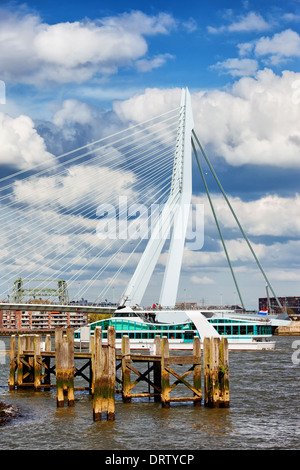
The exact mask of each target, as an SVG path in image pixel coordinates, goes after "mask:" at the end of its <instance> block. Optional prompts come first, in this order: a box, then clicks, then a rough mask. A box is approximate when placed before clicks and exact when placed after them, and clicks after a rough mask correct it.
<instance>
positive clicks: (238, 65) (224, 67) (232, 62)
mask: <svg viewBox="0 0 300 470" xmlns="http://www.w3.org/2000/svg"><path fill="white" fill-rule="evenodd" d="M211 68H212V69H216V70H220V71H221V72H223V73H229V74H230V75H232V76H233V77H246V76H248V75H254V74H255V73H256V71H257V69H258V62H257V60H254V59H237V58H233V59H226V60H224V61H223V62H217V64H215V65H213V66H212V67H211Z"/></svg>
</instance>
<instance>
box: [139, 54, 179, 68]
mask: <svg viewBox="0 0 300 470" xmlns="http://www.w3.org/2000/svg"><path fill="white" fill-rule="evenodd" d="M173 58H174V56H172V55H171V54H159V55H157V56H155V57H154V58H153V59H140V60H137V62H136V67H137V70H138V71H139V72H149V71H150V70H153V69H156V68H158V67H161V66H162V65H164V64H165V62H166V61H167V59H173Z"/></svg>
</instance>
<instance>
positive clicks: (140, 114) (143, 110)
mask: <svg viewBox="0 0 300 470" xmlns="http://www.w3.org/2000/svg"><path fill="white" fill-rule="evenodd" d="M180 96H181V89H179V88H174V89H167V90H161V89H159V88H146V90H145V92H144V93H141V94H138V95H135V96H133V97H132V98H130V99H128V100H124V101H115V102H114V103H113V110H114V112H115V113H116V114H117V116H118V117H119V118H120V119H121V120H122V121H130V122H143V121H146V120H147V119H151V118H152V117H156V116H159V115H160V114H163V113H165V112H167V111H170V110H171V109H175V108H177V107H178V106H179V105H180Z"/></svg>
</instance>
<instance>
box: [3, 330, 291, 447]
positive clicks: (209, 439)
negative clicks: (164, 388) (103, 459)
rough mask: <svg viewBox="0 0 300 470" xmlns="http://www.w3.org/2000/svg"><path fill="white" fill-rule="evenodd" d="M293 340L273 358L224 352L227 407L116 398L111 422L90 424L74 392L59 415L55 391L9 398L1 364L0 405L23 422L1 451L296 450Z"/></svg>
mask: <svg viewBox="0 0 300 470" xmlns="http://www.w3.org/2000/svg"><path fill="white" fill-rule="evenodd" d="M1 340H2V341H4V342H6V344H9V339H8V338H4V339H3V338H1ZM294 340H295V338H293V337H279V338H278V339H277V347H276V349H275V351H257V352H255V351H252V352H246V351H245V352H237V351H235V352H230V353H229V362H230V407H229V408H225V409H211V408H206V407H204V406H203V405H202V406H199V407H194V406H193V404H192V403H184V404H183V403H176V404H172V405H171V407H170V408H169V409H164V408H162V407H161V405H160V404H159V403H154V402H153V401H151V400H148V399H135V400H133V401H132V403H131V404H130V403H129V404H124V403H123V402H122V400H121V396H120V395H116V421H114V422H107V421H105V420H104V421H102V422H97V423H94V422H93V416H92V398H91V396H90V395H89V393H88V392H75V407H74V408H68V407H67V406H66V407H64V408H59V409H58V408H56V393H55V390H51V391H45V392H44V391H41V392H34V391H29V390H22V391H12V392H10V391H9V390H8V387H7V379H8V370H9V365H8V359H7V358H6V360H5V363H4V364H3V363H2V364H0V401H3V402H5V403H10V404H12V405H15V406H17V407H19V408H20V409H21V412H22V416H21V417H20V418H18V419H16V420H13V421H11V422H10V423H9V424H8V425H7V426H5V427H3V428H1V433H0V436H1V438H0V449H2V450H3V449H8V450H9V449H42V450H47V449H49V450H52V449H73V450H74V449H86V450H89V449H97V450H103V449H106V450H126V449H127V450H167V449H170V450H171V449H173V450H174V449H176V450H187V449H188V450H198V449H299V448H300V444H299V443H300V440H299V437H300V432H299V431H300V429H299V422H300V421H299V407H298V400H299V383H300V382H299V379H300V365H294V364H293V363H292V359H291V357H292V354H293V352H294V350H293V348H292V342H293V341H294ZM2 362H3V361H2ZM143 387H144V388H145V385H143ZM144 391H145V390H144Z"/></svg>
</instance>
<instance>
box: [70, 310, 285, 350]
mask: <svg viewBox="0 0 300 470" xmlns="http://www.w3.org/2000/svg"><path fill="white" fill-rule="evenodd" d="M284 323H285V320H281V319H280V320H277V322H276V319H270V318H268V317H263V318H258V315H246V314H235V313H234V312H232V311H226V310H224V311H222V310H184V311H183V310H180V311H178V310H151V309H149V310H145V309H139V308H131V307H128V306H124V307H119V308H118V309H117V310H116V311H115V313H114V315H113V316H112V317H111V318H109V319H105V320H99V321H96V322H94V323H91V324H89V325H88V326H87V327H83V328H79V329H78V330H76V331H75V345H76V346H77V347H79V346H81V347H88V344H89V338H90V335H93V334H94V331H95V328H97V327H101V328H102V337H103V342H104V343H105V340H106V337H107V329H108V326H113V327H114V328H115V332H116V347H117V349H120V348H121V343H122V337H123V335H128V336H129V338H130V347H131V349H133V350H135V349H139V350H141V349H146V350H150V351H151V350H152V349H153V347H154V346H153V343H154V339H155V336H156V335H159V336H160V337H163V336H166V337H167V338H168V340H169V348H170V350H191V349H192V348H193V338H194V336H199V337H200V340H201V342H203V339H204V338H205V337H213V336H217V337H226V338H227V339H228V346H229V349H230V350H261V349H274V348H275V341H274V340H272V335H273V330H274V327H276V325H277V324H278V325H279V324H284ZM287 323H288V322H287ZM84 328H86V330H88V331H86V330H84ZM84 331H85V333H86V332H87V333H88V334H87V336H85V337H84Z"/></svg>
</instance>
